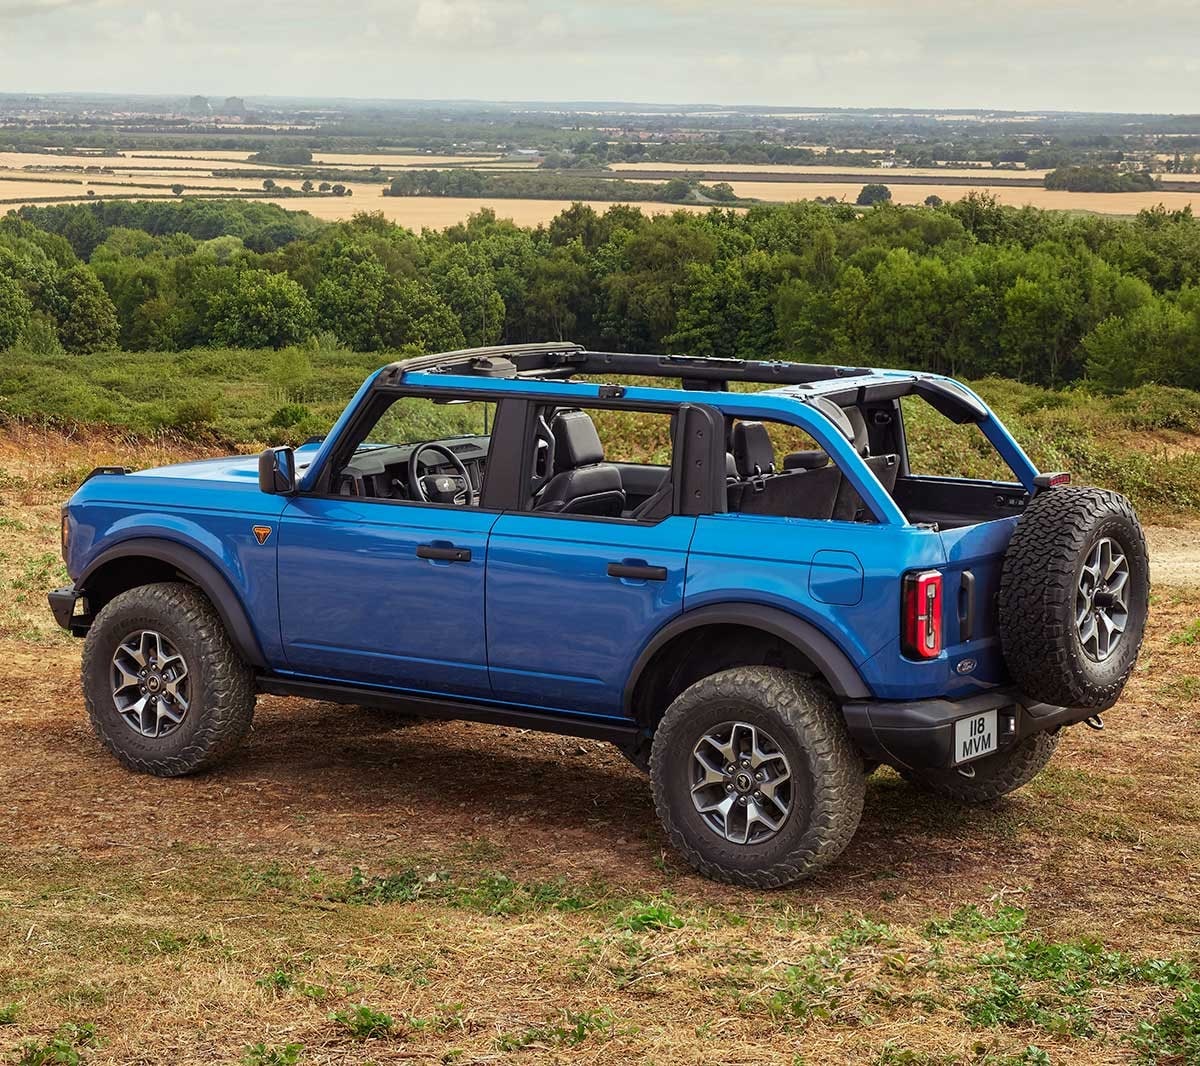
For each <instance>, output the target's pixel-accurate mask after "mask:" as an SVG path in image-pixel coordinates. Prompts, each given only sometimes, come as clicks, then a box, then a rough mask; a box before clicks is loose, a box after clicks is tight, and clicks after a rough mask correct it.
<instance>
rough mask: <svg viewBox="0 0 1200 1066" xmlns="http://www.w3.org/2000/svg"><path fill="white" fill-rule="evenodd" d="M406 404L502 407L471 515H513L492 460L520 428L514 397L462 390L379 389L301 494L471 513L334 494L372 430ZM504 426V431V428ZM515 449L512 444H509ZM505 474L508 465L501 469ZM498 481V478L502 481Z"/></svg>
mask: <svg viewBox="0 0 1200 1066" xmlns="http://www.w3.org/2000/svg"><path fill="white" fill-rule="evenodd" d="M406 399H424V400H435V401H436V400H465V401H467V402H471V403H492V404H495V406H496V414H495V418H494V419H493V420H492V430H491V433H490V434H489V443H488V461H487V464H486V467H485V469H484V471H483V484H482V485H481V486H480V489H479V499H478V501H477V502H476V504H475V506H473V507H471V508H469V510H471V511H483V512H494V513H497V514H498V513H499V512H501V511H504V510H507V509H508V508H507V507H506V506H505V503H504V500H503V498H502V497H501V496H500V495H499V493H497V492H495V491H493V489H492V488H491V485H492V482H493V478H492V471H493V463H492V457H493V454H494V453H495V451H496V445H497V440H499V441H500V443H501V444H502V445H505V444H508V442H509V441H510V440H511V438H512V437H513V436H514V430H515V429H516V427H515V426H514V423H513V415H514V413H516V412H514V411H513V409H512V408H513V403H512V401H513V399H514V397H513V396H512V394H511V393H503V392H499V391H497V392H490V391H489V392H486V393H483V392H476V391H473V390H471V391H467V390H462V389H449V388H448V389H436V390H434V389H414V388H408V389H405V388H387V387H383V388H378V387H377V388H375V389H372V390H371V392H370V393H368V394H367V395H366V396H365V397H363V401H362V403H360V404H359V405H358V407H357V409H356V410H355V411H354V413H353V415H352V417H351V418H350V419H349V420H348V421H347V422H346V423H345V425H344V426H343V427H342V428H341V430H340V431H338V432H337V435H336V437H335V439H334V440H333V441H332V443H331V446H330V448H329V449H328V451H327V452H326V455H325V456H324V458H323V459H322V461H321V466H320V469H319V470H317V471H316V472H315V473H314V474H313V478H314V480H313V484H312V486H311V487H310V488H307V489H303V490H301V491H299V492H297V493H296V495H297V496H303V497H305V498H308V499H324V500H343V501H345V500H354V501H357V502H359V503H372V504H384V505H389V504H390V505H393V506H397V507H432V508H438V509H441V510H450V511H463V510H468V508H467V507H466V506H465V505H463V504H456V503H442V502H440V501H435V500H396V499H390V498H383V497H378V496H343V495H342V494H341V493H339V492H335V491H333V489H332V485H331V482H332V478H333V474H334V472H335V471H336V470H338V469H340V468H341V467H344V466H345V465H346V463H347V462H349V460H350V457H351V456H352V455H353V452H354V449H355V448H357V447H358V446H359V445H360V444H362V442H363V441H365V440H366V439H367V436H368V435H369V434H370V432H371V430H372V429H373V428H374V427H375V426H376V425H378V423H379V421H380V419H382V418H383V416H384V415H385V414H386V413H387V412H388V410H390V409H391V407H392V406H393V405H394V404H397V403H400V402H402V401H404V400H406ZM502 422H503V428H502ZM509 447H511V445H509ZM501 466H502V469H503V464H501ZM497 480H498V479H497Z"/></svg>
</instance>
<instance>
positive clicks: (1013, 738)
mask: <svg viewBox="0 0 1200 1066" xmlns="http://www.w3.org/2000/svg"><path fill="white" fill-rule="evenodd" d="M990 710H995V711H997V712H998V713H997V721H998V728H999V744H998V748H997V751H998V752H1004V751H1007V750H1008V749H1009V748H1012V747H1013V746H1014V745H1016V744H1018V743H1020V742H1021V741H1022V740H1024V739H1025V738H1026V737H1028V736H1031V735H1032V734H1034V733H1044V732H1047V731H1050V730H1054V729H1059V728H1061V727H1062V726H1066V725H1074V724H1075V723H1076V722H1082V721H1083V720H1084V719H1085V718H1089V717H1091V716H1092V715H1093V714H1094V713H1095V712H1094V711H1090V710H1086V709H1081V708H1078V707H1053V706H1051V705H1050V704H1048V703H1035V702H1033V701H1032V700H1030V699H1029V698H1028V697H1026V696H1024V695H1022V694H1021V693H1019V692H1017V691H1016V690H1014V689H993V690H992V691H990V692H981V693H980V694H979V695H977V696H970V697H968V698H967V699H965V700H916V701H913V702H911V703H910V702H898V701H891V700H854V701H852V702H849V703H846V704H843V706H842V713H843V714H844V715H845V719H846V725H847V727H848V728H849V730H850V735H851V736H852V737H853V738H854V740H855V743H857V744H858V746H859V748H860V749H861V750H862V752H863V755H864V756H865V757H866V758H868V759H870V760H872V761H875V762H884V763H889V764H891V765H893V766H908V767H911V768H912V769H929V770H932V769H942V768H945V767H949V766H953V765H955V762H954V723H955V722H957V721H959V720H960V719H963V718H969V717H971V716H972V715H977V714H981V713H982V712H984V711H990Z"/></svg>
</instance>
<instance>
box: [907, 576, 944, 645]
mask: <svg viewBox="0 0 1200 1066" xmlns="http://www.w3.org/2000/svg"><path fill="white" fill-rule="evenodd" d="M900 616H901V634H902V639H901V644H902V646H903V649H904V654H905V655H907V656H908V657H909V658H910V659H936V658H937V657H938V656H939V655H940V654H941V653H942V575H941V573H940V571H937V570H922V571H921V572H920V573H919V574H907V575H905V578H904V588H903V593H902V597H901V608H900Z"/></svg>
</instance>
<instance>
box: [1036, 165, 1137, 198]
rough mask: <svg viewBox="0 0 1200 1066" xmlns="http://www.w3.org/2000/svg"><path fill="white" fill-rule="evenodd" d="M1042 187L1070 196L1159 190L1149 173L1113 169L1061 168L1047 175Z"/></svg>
mask: <svg viewBox="0 0 1200 1066" xmlns="http://www.w3.org/2000/svg"><path fill="white" fill-rule="evenodd" d="M1043 184H1044V185H1045V186H1046V188H1047V189H1064V190H1066V191H1067V192H1145V191H1146V190H1147V189H1157V188H1158V182H1156V181H1155V180H1154V175H1153V174H1151V173H1150V172H1149V171H1146V170H1118V169H1117V168H1116V167H1110V166H1078V167H1059V168H1058V169H1057V170H1052V171H1050V173H1049V174H1047V175H1046V177H1045V178H1044V179H1043Z"/></svg>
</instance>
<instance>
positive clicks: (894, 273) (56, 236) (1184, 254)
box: [0, 171, 1200, 392]
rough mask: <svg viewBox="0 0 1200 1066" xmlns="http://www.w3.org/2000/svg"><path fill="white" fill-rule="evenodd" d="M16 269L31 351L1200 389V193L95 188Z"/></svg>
mask: <svg viewBox="0 0 1200 1066" xmlns="http://www.w3.org/2000/svg"><path fill="white" fill-rule="evenodd" d="M422 173H425V172H414V174H416V175H420V174H422ZM429 173H431V174H443V173H445V174H449V175H450V176H449V177H448V178H446V179H445V180H447V181H451V180H454V181H460V180H473V178H479V177H480V175H478V174H475V175H473V176H472V175H471V174H470V173H469V172H466V171H449V172H429ZM510 176H511V175H510ZM439 180H442V179H441V178H439ZM680 180H681V181H682V180H683V179H680ZM668 184H670V183H668ZM684 184H685V185H686V182H684ZM710 191H711V190H710ZM0 286H2V289H0V344H3V345H4V346H5V347H8V348H10V349H12V350H14V351H16V352H18V353H34V354H38V353H41V354H47V353H52V352H53V351H55V350H57V349H58V348H62V349H65V350H67V351H69V352H76V353H78V352H89V351H97V350H102V349H105V348H110V347H112V346H113V345H114V344H117V345H119V346H121V347H123V348H125V349H131V350H156V349H160V350H183V349H188V348H195V347H198V346H214V347H221V346H227V345H228V346H272V347H282V346H286V345H288V344H293V343H296V342H297V341H300V340H305V339H306V338H308V337H313V338H316V341H315V343H317V345H318V346H319V347H323V348H337V347H348V348H352V349H354V350H356V351H404V350H409V349H411V350H422V349H423V350H435V349H445V348H454V347H459V346H461V345H464V344H466V345H472V344H489V343H494V342H497V341H512V342H520V341H527V340H544V339H545V338H547V337H570V338H573V339H575V340H578V341H580V342H582V343H584V344H587V345H590V346H592V347H597V348H601V349H609V350H613V349H616V350H621V349H625V350H628V349H640V350H644V351H664V350H665V351H668V352H686V353H690V354H695V355H703V356H731V355H732V356H742V357H748V358H765V359H779V358H782V359H806V360H811V361H819V362H834V363H848V364H851V365H863V364H866V365H881V366H901V367H913V368H917V369H921V370H931V371H938V372H945V373H949V374H952V375H954V376H957V377H965V378H979V377H982V376H986V375H998V376H1004V377H1011V378H1015V379H1017V380H1019V381H1024V382H1032V383H1035V384H1041V385H1049V386H1051V387H1058V386H1061V385H1063V384H1068V383H1072V382H1077V381H1081V380H1086V381H1089V382H1091V383H1093V384H1094V385H1095V386H1097V387H1099V388H1102V389H1106V390H1110V391H1114V392H1116V391H1121V390H1126V389H1130V388H1133V387H1136V386H1139V385H1143V384H1149V383H1159V384H1164V385H1167V384H1169V385H1177V386H1184V387H1188V388H1198V387H1200V220H1197V219H1196V218H1194V217H1193V216H1192V215H1191V213H1190V212H1189V211H1181V212H1174V213H1170V212H1166V211H1162V210H1155V211H1143V212H1142V213H1141V214H1140V215H1139V216H1138V217H1137V218H1136V219H1135V220H1133V221H1121V220H1116V219H1112V218H1102V217H1096V216H1068V215H1062V214H1058V213H1054V212H1045V211H1037V210H1034V209H1032V208H1030V209H1023V210H1013V209H1009V208H1003V207H1000V206H998V205H997V204H996V203H995V201H994V200H991V199H989V198H988V197H986V196H982V195H978V194H970V195H968V196H967V197H966V198H964V199H963V200H961V201H958V202H956V203H953V204H948V205H942V206H940V207H935V208H924V207H922V208H902V207H896V206H894V205H890V204H887V203H878V204H876V206H875V207H874V208H873V209H872V210H871V211H869V212H865V213H864V212H861V211H860V210H858V209H856V208H853V207H850V206H847V205H828V204H816V203H811V202H810V203H798V204H788V205H759V206H755V207H753V208H751V209H750V210H749V211H747V212H745V213H744V214H739V213H734V212H729V211H722V210H712V211H709V212H707V213H690V214H685V213H676V214H673V215H670V216H661V217H655V218H648V217H646V216H645V215H644V214H642V212H640V211H638V210H637V209H636V208H633V207H630V206H625V205H619V206H614V207H612V208H610V209H609V210H608V211H606V212H604V213H603V214H600V213H597V212H596V211H594V210H592V209H591V208H589V207H585V206H582V205H580V204H576V205H574V206H573V207H571V208H569V209H567V210H565V211H563V212H562V213H561V214H559V215H558V216H557V217H556V218H555V219H553V220H552V221H551V222H550V223H549V225H547V226H545V227H538V228H537V229H524V228H521V227H518V226H515V225H513V224H512V223H510V222H504V221H499V220H497V219H496V218H495V216H494V214H492V213H491V212H489V211H481V212H479V213H478V214H476V215H474V216H472V217H471V218H470V219H469V220H468V221H467V222H466V223H464V224H461V225H458V226H454V227H451V228H450V229H449V230H446V231H445V232H432V231H425V232H423V233H422V234H420V235H416V234H413V233H411V232H409V231H408V230H405V229H402V228H401V227H398V226H395V225H393V224H391V223H388V222H386V221H384V220H383V219H382V218H381V217H380V216H378V215H366V214H364V215H359V216H357V217H356V218H355V219H354V220H352V221H350V222H345V223H337V224H327V225H326V224H321V223H319V222H317V221H315V220H313V219H311V218H309V217H308V216H306V215H304V214H301V213H288V212H285V211H282V210H280V209H277V208H275V207H273V206H272V205H267V204H252V203H249V202H246V201H237V200H233V201H200V200H194V199H189V200H185V201H174V200H167V201H155V202H149V203H97V204H86V205H79V206H56V207H43V208H26V209H23V210H22V211H21V212H20V217H19V218H8V219H5V220H3V221H2V222H0Z"/></svg>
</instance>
